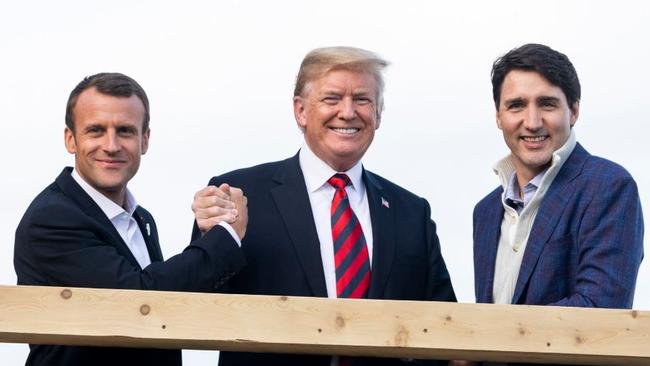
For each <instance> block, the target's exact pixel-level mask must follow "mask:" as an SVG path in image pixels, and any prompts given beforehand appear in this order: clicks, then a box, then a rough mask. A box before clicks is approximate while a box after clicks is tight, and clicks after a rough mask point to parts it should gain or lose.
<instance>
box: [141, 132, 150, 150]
mask: <svg viewBox="0 0 650 366" xmlns="http://www.w3.org/2000/svg"><path fill="white" fill-rule="evenodd" d="M149 135H151V129H150V128H147V130H146V131H144V133H142V146H141V152H142V155H144V154H146V153H147V150H149Z"/></svg>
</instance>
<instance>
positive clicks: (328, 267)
mask: <svg viewBox="0 0 650 366" xmlns="http://www.w3.org/2000/svg"><path fill="white" fill-rule="evenodd" d="M298 157H299V161H300V169H302V174H303V176H304V177H305V185H306V186H307V194H308V195H309V203H310V204H311V211H312V215H313V216H314V224H315V225H316V232H317V233H318V241H319V242H320V255H321V260H322V261H323V273H324V274H325V285H326V286H327V297H329V298H336V266H335V264H334V240H333V239H332V223H331V213H330V212H331V207H332V198H334V193H335V192H336V189H335V188H334V187H332V186H331V185H330V184H329V183H327V180H328V179H330V178H331V177H332V176H333V175H334V174H336V173H345V174H347V176H348V177H349V178H350V182H351V184H350V185H348V186H347V187H346V188H345V191H346V193H347V195H348V199H349V201H350V206H351V207H352V211H354V214H355V215H356V216H357V219H358V220H359V223H360V224H361V229H362V230H363V235H364V237H365V238H366V245H367V246H368V255H369V261H370V263H371V264H372V223H371V220H370V210H369V208H368V195H367V194H366V186H365V184H364V183H363V179H362V173H363V165H362V164H361V162H360V161H359V162H357V163H356V164H355V165H354V166H353V167H352V168H350V169H349V170H347V171H345V172H337V171H336V170H334V169H332V167H330V166H329V165H327V163H325V162H324V161H323V160H321V159H320V158H319V157H318V156H316V154H314V152H313V151H312V150H311V149H310V148H309V146H308V145H307V144H306V143H305V144H304V145H303V147H302V148H301V149H300V153H299V156H298Z"/></svg>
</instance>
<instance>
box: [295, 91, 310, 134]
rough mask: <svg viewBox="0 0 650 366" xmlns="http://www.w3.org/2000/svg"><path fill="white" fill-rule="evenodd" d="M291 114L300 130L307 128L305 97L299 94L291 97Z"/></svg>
mask: <svg viewBox="0 0 650 366" xmlns="http://www.w3.org/2000/svg"><path fill="white" fill-rule="evenodd" d="M293 115H294V116H295V118H296V123H297V124H298V128H300V130H301V131H305V128H307V116H306V115H305V99H304V98H303V97H301V96H299V95H296V96H295V97H293Z"/></svg>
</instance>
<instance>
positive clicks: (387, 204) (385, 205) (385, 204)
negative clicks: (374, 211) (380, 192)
mask: <svg viewBox="0 0 650 366" xmlns="http://www.w3.org/2000/svg"><path fill="white" fill-rule="evenodd" d="M381 205H382V206H384V207H386V208H390V204H389V203H388V201H386V199H385V198H384V197H382V198H381Z"/></svg>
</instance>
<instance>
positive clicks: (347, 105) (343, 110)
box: [339, 97, 356, 121]
mask: <svg viewBox="0 0 650 366" xmlns="http://www.w3.org/2000/svg"><path fill="white" fill-rule="evenodd" d="M339 106H340V108H339V118H340V119H342V120H346V121H350V120H352V119H354V116H355V115H356V110H355V105H354V101H353V100H352V98H351V97H345V98H343V99H342V100H341V103H340V104H339Z"/></svg>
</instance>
